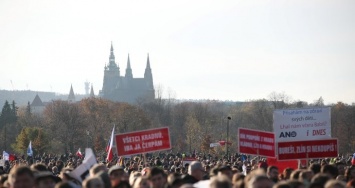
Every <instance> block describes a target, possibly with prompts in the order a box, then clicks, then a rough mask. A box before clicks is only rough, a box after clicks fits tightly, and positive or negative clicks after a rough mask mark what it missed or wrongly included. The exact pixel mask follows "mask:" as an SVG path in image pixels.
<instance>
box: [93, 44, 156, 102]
mask: <svg viewBox="0 0 355 188" xmlns="http://www.w3.org/2000/svg"><path fill="white" fill-rule="evenodd" d="M132 72H133V71H132V67H131V59H130V57H129V54H128V59H127V67H126V70H125V72H124V73H122V74H124V75H120V68H119V66H118V63H117V64H116V62H115V55H114V53H113V46H112V43H111V49H110V58H109V63H108V64H107V65H105V71H104V82H103V86H102V90H100V91H99V96H100V97H102V98H104V99H108V100H112V101H117V102H127V103H130V104H135V103H137V101H152V100H154V98H155V91H154V85H153V74H152V69H151V68H150V60H149V54H148V57H147V64H146V68H145V72H144V77H143V78H142V77H140V78H134V77H133V73H132Z"/></svg>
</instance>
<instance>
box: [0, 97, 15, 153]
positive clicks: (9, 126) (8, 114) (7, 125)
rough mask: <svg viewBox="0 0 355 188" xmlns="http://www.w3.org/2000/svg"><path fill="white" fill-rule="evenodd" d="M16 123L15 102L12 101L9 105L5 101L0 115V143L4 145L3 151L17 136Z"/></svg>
mask: <svg viewBox="0 0 355 188" xmlns="http://www.w3.org/2000/svg"><path fill="white" fill-rule="evenodd" d="M16 121H17V106H16V103H15V101H12V104H11V105H10V104H9V102H8V101H5V104H4V106H3V108H2V110H1V114H0V131H1V135H2V136H1V139H0V141H1V142H2V143H3V144H4V145H3V147H4V150H6V149H7V148H8V145H10V143H13V142H14V141H15V140H14V138H15V136H16V134H17V127H16Z"/></svg>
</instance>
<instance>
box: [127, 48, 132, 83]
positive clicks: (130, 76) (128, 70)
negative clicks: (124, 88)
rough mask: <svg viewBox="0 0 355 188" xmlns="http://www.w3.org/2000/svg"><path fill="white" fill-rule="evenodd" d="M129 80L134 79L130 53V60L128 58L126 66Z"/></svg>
mask: <svg viewBox="0 0 355 188" xmlns="http://www.w3.org/2000/svg"><path fill="white" fill-rule="evenodd" d="M125 77H126V78H127V79H128V80H131V79H133V74H132V68H131V61H130V60H129V54H128V60H127V68H126V76H125Z"/></svg>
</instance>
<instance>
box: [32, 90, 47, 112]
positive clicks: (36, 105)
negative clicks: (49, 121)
mask: <svg viewBox="0 0 355 188" xmlns="http://www.w3.org/2000/svg"><path fill="white" fill-rule="evenodd" d="M44 108H45V104H44V103H43V102H42V100H41V98H39V96H38V93H37V94H36V96H35V98H34V99H33V101H32V103H31V110H32V112H33V113H35V114H42V112H43V111H44Z"/></svg>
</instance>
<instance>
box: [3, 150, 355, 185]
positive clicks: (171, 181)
mask: <svg viewBox="0 0 355 188" xmlns="http://www.w3.org/2000/svg"><path fill="white" fill-rule="evenodd" d="M185 157H186V156H185V155H184V154H179V153H178V154H172V153H167V154H163V153H160V154H159V155H156V156H154V155H139V156H132V157H131V158H125V159H123V158H118V157H114V159H113V160H111V161H109V162H104V160H102V159H101V158H97V164H95V165H93V166H92V167H91V168H90V170H89V172H88V174H87V176H86V178H85V179H84V181H82V182H81V181H80V180H78V179H76V178H74V177H73V176H72V174H71V172H72V171H73V170H74V169H75V168H77V167H78V166H79V165H81V164H82V162H83V158H80V157H78V156H76V155H72V154H69V155H66V156H64V155H63V156H51V155H43V156H37V157H34V158H26V159H24V157H20V158H17V159H16V160H13V161H6V162H5V164H4V165H3V166H0V175H1V176H0V188H7V187H10V188H22V187H25V188H26V187H28V188H54V187H55V188H78V187H84V188H110V187H115V188H119V187H126V188H130V187H133V188H180V187H182V188H190V187H211V188H232V187H233V188H351V187H352V188H355V166H353V165H352V163H351V160H350V159H349V158H343V157H338V158H325V159H312V160H309V161H308V163H307V165H306V166H299V168H296V169H292V168H285V169H282V170H281V169H278V167H277V166H273V165H268V164H267V161H266V160H265V159H264V158H260V157H252V156H246V155H238V154H235V155H233V156H230V157H223V158H217V157H212V156H210V155H207V156H206V155H202V154H201V155H192V156H189V158H190V159H191V157H193V158H194V159H195V161H192V162H190V163H187V162H186V163H185V162H184V158H185Z"/></svg>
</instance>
